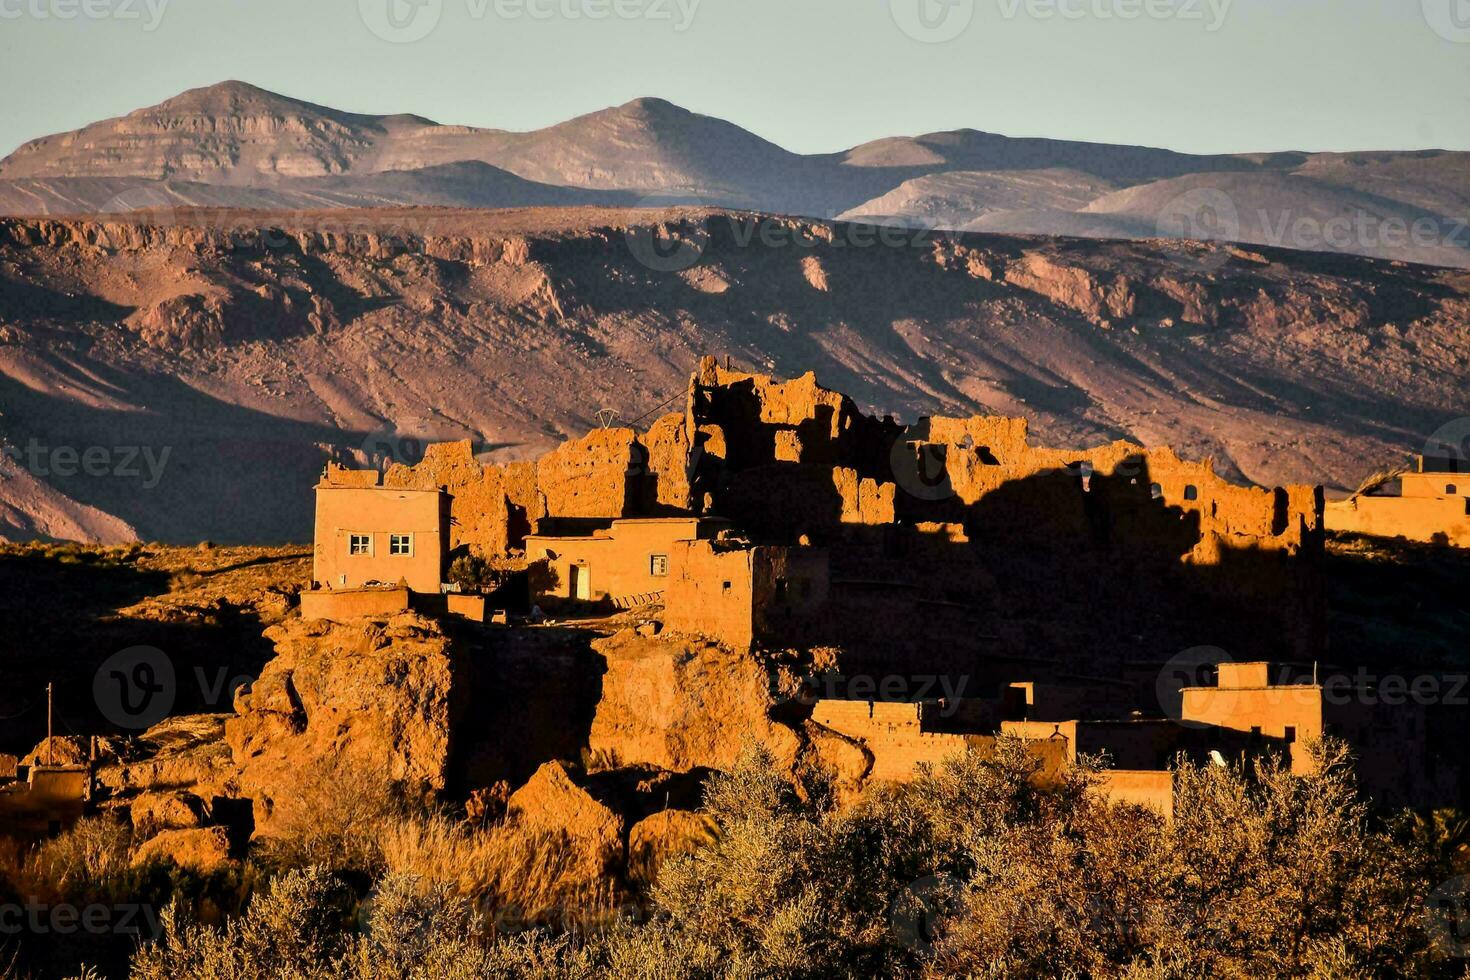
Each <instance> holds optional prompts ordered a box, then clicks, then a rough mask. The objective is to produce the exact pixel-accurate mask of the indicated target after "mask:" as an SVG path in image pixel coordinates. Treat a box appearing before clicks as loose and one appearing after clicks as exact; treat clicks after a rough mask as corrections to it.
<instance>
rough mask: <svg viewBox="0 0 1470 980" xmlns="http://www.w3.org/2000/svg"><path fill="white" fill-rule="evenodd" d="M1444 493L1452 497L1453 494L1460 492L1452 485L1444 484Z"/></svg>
mask: <svg viewBox="0 0 1470 980" xmlns="http://www.w3.org/2000/svg"><path fill="white" fill-rule="evenodd" d="M1444 492H1445V493H1446V494H1448V495H1449V496H1451V497H1453V496H1454V495H1455V494H1457V493H1459V492H1460V488H1459V487H1457V486H1455V485H1454V484H1453V483H1446V484H1445V487H1444Z"/></svg>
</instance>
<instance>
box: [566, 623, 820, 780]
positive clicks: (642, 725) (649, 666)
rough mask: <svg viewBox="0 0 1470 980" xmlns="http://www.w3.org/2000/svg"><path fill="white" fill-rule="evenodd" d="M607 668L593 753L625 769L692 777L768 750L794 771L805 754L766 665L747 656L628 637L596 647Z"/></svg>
mask: <svg viewBox="0 0 1470 980" xmlns="http://www.w3.org/2000/svg"><path fill="white" fill-rule="evenodd" d="M593 648H594V649H595V650H596V651H597V652H598V653H599V654H601V655H602V657H603V658H604V660H605V662H606V672H605V673H604V674H603V676H602V696H601V699H600V700H599V702H598V704H597V709H596V714H595V715H594V716H593V719H592V728H591V731H590V733H589V734H588V746H589V748H590V749H591V750H592V751H593V752H594V753H605V754H606V755H608V756H609V757H611V758H613V759H615V760H616V761H617V762H618V763H619V764H622V765H634V764H647V765H653V766H658V767H660V768H663V769H670V770H674V771H677V772H687V771H689V770H691V769H694V768H697V767H708V768H711V769H724V768H728V767H729V766H730V765H731V764H733V763H734V762H735V760H736V759H737V758H738V757H739V756H740V752H741V750H742V748H744V747H745V746H746V745H747V744H748V743H749V742H751V741H754V742H757V743H760V744H763V745H765V746H766V747H767V748H769V749H770V750H771V752H772V753H773V754H774V755H775V757H776V759H777V761H778V762H779V763H780V764H781V765H783V766H784V767H786V768H788V769H790V768H791V767H792V766H794V765H795V762H796V758H797V755H798V752H799V749H800V742H799V739H798V737H797V735H796V733H795V732H794V731H792V729H790V728H789V727H787V726H786V725H783V724H780V723H778V722H775V721H772V720H771V717H770V711H771V708H772V707H773V705H774V704H775V703H776V698H775V697H774V696H773V694H772V684H771V680H770V675H769V674H768V672H767V670H766V668H765V666H764V665H763V664H762V663H761V662H760V661H759V660H757V659H756V658H755V657H754V656H752V655H750V654H747V653H732V652H730V651H729V650H725V649H723V648H721V647H720V646H718V645H717V644H715V643H708V642H704V641H700V640H692V639H689V638H685V637H679V636H672V635H660V636H656V637H644V636H638V635H637V634H635V633H633V632H632V631H625V632H622V633H619V634H617V635H615V636H612V637H609V638H607V639H605V640H600V641H598V642H597V643H595V644H593Z"/></svg>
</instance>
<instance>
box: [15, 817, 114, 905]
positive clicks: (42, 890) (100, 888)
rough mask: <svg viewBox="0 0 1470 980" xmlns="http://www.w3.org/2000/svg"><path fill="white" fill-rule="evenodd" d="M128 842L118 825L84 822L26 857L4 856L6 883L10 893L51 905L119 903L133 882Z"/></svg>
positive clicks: (109, 819) (87, 819) (90, 819)
mask: <svg viewBox="0 0 1470 980" xmlns="http://www.w3.org/2000/svg"><path fill="white" fill-rule="evenodd" d="M132 837H133V835H132V830H131V828H130V827H129V826H128V825H127V824H126V823H125V822H123V821H120V820H117V819H115V818H113V817H109V816H95V817H83V818H82V819H81V820H78V821H77V822H76V823H75V824H73V825H72V826H70V827H68V828H67V829H66V830H63V831H62V832H61V833H59V834H57V835H56V836H55V837H52V838H50V839H48V840H45V841H42V842H41V843H40V844H37V845H36V846H35V847H34V848H32V849H31V850H30V851H29V852H23V853H22V852H17V851H11V852H9V853H8V854H7V855H6V859H5V864H6V866H5V869H4V873H5V877H6V878H7V879H8V880H9V881H10V883H11V887H12V888H13V889H14V890H16V891H19V892H21V893H23V894H25V895H27V896H36V897H45V898H48V899H49V900H52V901H58V900H66V901H75V900H83V899H85V900H98V899H107V898H111V897H119V898H120V897H122V896H124V895H126V894H127V889H128V887H129V885H130V884H131V882H132V875H131V873H130V872H131V847H132Z"/></svg>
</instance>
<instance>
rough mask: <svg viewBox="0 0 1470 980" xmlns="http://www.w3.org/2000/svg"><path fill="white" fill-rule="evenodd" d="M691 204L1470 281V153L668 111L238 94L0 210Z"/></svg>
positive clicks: (16, 179)
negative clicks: (1246, 247)
mask: <svg viewBox="0 0 1470 980" xmlns="http://www.w3.org/2000/svg"><path fill="white" fill-rule="evenodd" d="M676 204H697V205H705V206H712V207H722V208H738V209H749V210H755V211H763V212H771V213H779V214H790V215H800V216H809V217H818V218H841V219H846V220H861V221H865V222H872V223H881V224H890V225H898V226H906V227H923V228H941V229H953V230H964V231H982V232H999V233H1023V234H1045V235H1065V236H1080V237H1097V238H1119V239H1148V238H1155V237H1165V238H1174V237H1177V238H1190V239H1217V240H1231V241H1237V242H1242V243H1251V244H1257V245H1269V246H1281V247H1287V248H1297V249H1301V250H1305V251H1327V252H1340V253H1352V254H1360V255H1367V256H1374V257H1379V258H1388V259H1394V260H1400V261H1410V262H1420V263H1427V264H1434V265H1442V266H1452V267H1461V268H1470V229H1467V226H1466V219H1467V217H1470V153H1464V152H1451V151H1444V150H1416V151H1385V152H1356V153H1305V152H1274V153H1241V154H1228V155H1193V154H1185V153H1178V152H1173V151H1170V150H1163V149H1152V148H1147V147H1137V146H1116V145H1108V144H1095V143H1080V142H1071V141H1065V140H1052V139H1035V138H1012V137H1006V136H999V135H995V134H992V133H985V132H979V131H976V130H971V129H962V130H955V131H952V132H941V133H930V134H926V135H921V136H914V137H907V136H902V137H897V136H896V137H890V138H886V139H880V140H876V141H873V142H870V143H864V144H862V145H859V146H855V147H852V148H851V149H847V150H843V151H840V152H835V153H824V154H798V153H793V152H791V151H788V150H786V149H783V148H782V147H780V146H778V145H776V144H774V143H772V142H770V141H768V140H765V139H762V138H760V137H759V136H756V135H755V134H753V133H751V132H748V131H746V130H744V129H742V128H740V127H739V126H736V125H734V124H732V123H729V122H726V121H724V120H720V119H716V118H713V117H710V116H704V115H699V114H697V113H693V112H690V111H688V110H685V109H682V108H680V107H678V106H676V105H674V104H672V103H670V102H667V101H664V100H661V99H655V98H643V99H637V100H634V101H632V102H629V103H627V104H625V105H621V106H617V107H613V108H608V109H604V110H601V111H598V112H593V113H590V114H587V115H584V116H579V117H577V118H575V119H571V120H568V121H566V122H563V123H558V124H556V125H553V126H549V127H547V128H545V129H540V130H535V131H531V132H509V131H505V130H498V129H481V128H474V127H468V126H456V125H444V124H440V123H436V122H433V121H431V120H429V119H426V118H424V117H421V116H416V115H404V114H399V115H384V116H375V115H364V114H359V113H349V112H342V111H339V110H336V109H332V108H329V107H326V106H321V105H316V104H313V103H311V102H306V101H302V100H299V99H294V98H289V97H287V96H283V95H278V94H275V93H272V92H269V91H266V90H264V89H261V88H257V87H255V86H252V85H249V84H246V83H243V82H234V81H232V82H223V83H220V84H217V85H213V86H209V87H206V88H201V89H194V90H190V91H188V92H185V93H183V94H182V95H179V96H177V97H175V98H172V99H169V100H167V101H165V102H162V103H160V104H159V105H156V106H152V107H149V108H145V109H139V110H137V111H136V112H132V113H130V114H128V115H126V116H122V117H119V118H116V119H108V120H103V121H100V122H97V123H93V124H92V125H90V126H86V127H83V128H82V129H79V130H76V131H74V132H70V133H61V134H57V135H54V136H46V137H42V138H40V139H35V140H32V141H30V142H28V143H26V144H24V145H23V146H21V147H19V148H18V149H17V150H16V151H15V152H14V153H12V154H10V155H9V156H8V157H6V158H5V159H4V160H3V161H0V213H7V214H12V215H41V214H73V213H91V212H119V211H128V210H137V209H149V210H157V209H159V208H179V207H230V208H254V209H275V210H281V209H285V210H303V209H322V208H340V207H352V208H364V207H367V208H376V207H394V206H431V205H432V206H445V207H454V208H504V207H528V206H573V205H598V206H610V207H627V206H668V205H676Z"/></svg>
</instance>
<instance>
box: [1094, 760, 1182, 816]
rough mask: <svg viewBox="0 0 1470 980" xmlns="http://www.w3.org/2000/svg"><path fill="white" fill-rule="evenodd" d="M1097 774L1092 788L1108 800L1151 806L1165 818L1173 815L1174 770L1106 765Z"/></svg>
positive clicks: (1146, 807) (1145, 806)
mask: <svg viewBox="0 0 1470 980" xmlns="http://www.w3.org/2000/svg"><path fill="white" fill-rule="evenodd" d="M1098 775H1099V781H1098V782H1097V783H1096V784H1095V785H1094V786H1093V787H1092V789H1093V792H1095V793H1096V794H1098V795H1099V796H1102V797H1104V798H1105V799H1107V800H1108V801H1109V802H1110V803H1131V804H1132V805H1134V806H1141V807H1143V808H1145V809H1148V810H1152V811H1153V812H1155V813H1157V814H1158V815H1159V816H1161V817H1163V818H1164V819H1165V820H1166V821H1168V820H1173V819H1174V774H1173V773H1172V772H1169V771H1168V770H1151V769H1142V770H1137V769H1108V770H1105V771H1103V772H1101V773H1099V774H1098Z"/></svg>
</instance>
